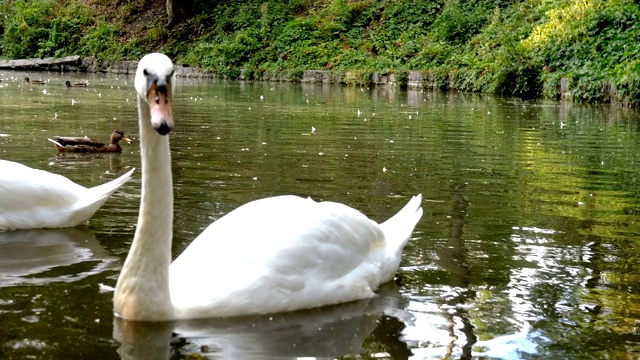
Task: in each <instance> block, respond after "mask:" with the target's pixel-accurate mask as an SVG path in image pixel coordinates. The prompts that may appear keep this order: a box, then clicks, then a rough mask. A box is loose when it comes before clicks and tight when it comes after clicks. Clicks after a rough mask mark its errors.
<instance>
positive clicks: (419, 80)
mask: <svg viewBox="0 0 640 360" xmlns="http://www.w3.org/2000/svg"><path fill="white" fill-rule="evenodd" d="M137 66H138V62H137V61H99V60H97V59H95V58H94V57H85V58H81V57H80V56H66V57H63V58H43V59H39V58H36V59H21V60H0V70H3V69H4V70H18V71H55V72H91V73H96V72H102V73H114V74H129V75H133V74H135V72H136V68H137ZM247 73H248V72H246V71H241V72H240V80H250V79H248V77H249V76H247V75H246V74H247ZM176 75H177V76H181V77H197V78H217V77H218V76H217V75H216V74H215V73H214V72H212V71H211V70H201V69H198V68H193V67H187V66H176ZM357 76H358V75H357V74H356V73H355V72H345V73H342V72H336V71H332V70H306V71H303V74H302V78H301V79H300V81H301V82H303V83H316V84H354V83H358V82H362V81H363V80H368V81H369V82H370V84H371V85H374V86H389V85H391V86H396V85H398V81H397V76H396V74H394V73H382V72H374V73H371V75H370V76H371V78H370V79H358V78H357ZM254 80H258V81H290V79H289V76H288V74H277V75H274V74H270V75H269V74H262V76H261V77H260V78H258V79H254ZM452 80H453V77H451V76H449V77H448V79H446V80H445V82H446V83H447V84H446V86H445V87H446V88H449V89H451V90H455V84H454V82H453V81H452ZM406 86H407V87H408V88H410V89H430V90H436V89H438V88H440V86H441V84H438V82H437V81H436V78H435V76H434V74H433V73H432V72H430V71H410V72H409V73H408V74H407V79H406ZM603 91H604V94H605V95H606V96H607V98H608V99H610V101H612V102H616V103H621V104H623V105H626V103H628V101H626V100H625V99H619V96H618V94H617V91H616V88H615V85H614V84H613V83H612V82H610V81H609V82H605V83H603ZM557 92H558V98H559V99H561V100H565V101H572V99H573V93H572V89H571V79H568V78H562V79H561V81H560V84H558V86H557Z"/></svg>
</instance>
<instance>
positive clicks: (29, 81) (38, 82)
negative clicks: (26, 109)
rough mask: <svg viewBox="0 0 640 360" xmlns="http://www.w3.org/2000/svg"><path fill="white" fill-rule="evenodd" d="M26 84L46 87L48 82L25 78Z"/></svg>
mask: <svg viewBox="0 0 640 360" xmlns="http://www.w3.org/2000/svg"><path fill="white" fill-rule="evenodd" d="M24 82H25V83H27V84H33V85H44V84H46V82H45V81H44V80H38V79H34V80H30V79H29V77H26V76H25V78H24Z"/></svg>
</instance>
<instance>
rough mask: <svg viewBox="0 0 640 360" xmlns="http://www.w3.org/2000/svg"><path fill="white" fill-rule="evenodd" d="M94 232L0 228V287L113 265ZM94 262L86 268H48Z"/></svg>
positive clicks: (70, 276) (63, 277) (79, 276)
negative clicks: (3, 230) (68, 270)
mask: <svg viewBox="0 0 640 360" xmlns="http://www.w3.org/2000/svg"><path fill="white" fill-rule="evenodd" d="M115 260H116V259H115V258H112V257H110V256H108V255H107V252H106V251H105V249H104V248H103V247H102V245H100V243H99V242H98V240H97V239H96V237H95V235H94V234H93V233H92V232H91V231H89V230H88V229H86V228H70V229H36V230H17V231H7V232H0V287H7V286H12V285H17V284H21V285H24V284H45V283H51V282H56V281H64V282H71V281H77V280H80V279H83V278H86V277H87V276H90V275H92V274H97V273H100V272H102V271H104V270H105V269H108V268H110V267H112V266H114V265H115ZM85 262H95V264H94V265H93V266H91V268H90V269H89V270H86V268H85V269H84V271H81V272H77V273H76V272H65V273H64V274H63V275H61V274H60V273H59V272H56V273H55V274H52V275H48V274H47V273H48V272H49V271H50V270H53V269H56V268H60V267H64V266H71V265H76V264H80V263H85Z"/></svg>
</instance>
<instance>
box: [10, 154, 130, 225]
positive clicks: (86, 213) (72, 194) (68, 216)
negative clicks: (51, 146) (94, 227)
mask: <svg viewBox="0 0 640 360" xmlns="http://www.w3.org/2000/svg"><path fill="white" fill-rule="evenodd" d="M133 171H134V170H133V169H132V170H130V171H129V172H127V173H126V174H124V175H122V176H120V177H119V178H117V179H115V180H112V181H110V182H108V183H105V184H102V185H99V186H96V187H93V188H90V189H88V188H85V187H84V186H81V185H78V184H76V183H74V182H73V181H71V180H69V179H67V178H66V177H64V176H62V175H57V174H53V173H50V172H47V171H44V170H38V169H33V168H30V167H28V166H25V165H22V164H19V163H16V162H12V161H7V160H0V230H2V231H4V230H15V229H39V228H64V227H74V226H78V225H81V224H84V223H85V222H87V220H89V218H91V216H93V214H95V212H96V211H97V210H98V209H99V208H100V207H101V206H102V205H103V204H104V203H105V202H106V201H107V200H108V199H109V197H110V196H111V194H113V193H114V192H115V191H116V190H117V189H118V188H119V187H120V186H122V185H123V184H124V183H125V182H126V181H127V180H128V179H129V178H130V177H131V174H132V173H133Z"/></svg>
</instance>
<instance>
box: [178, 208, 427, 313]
mask: <svg viewBox="0 0 640 360" xmlns="http://www.w3.org/2000/svg"><path fill="white" fill-rule="evenodd" d="M414 205H415V204H414ZM417 206H418V208H419V201H418V204H417ZM417 211H418V210H417V209H414V211H413V214H411V216H409V215H407V217H410V218H411V219H412V220H411V221H408V222H406V224H407V226H410V229H408V232H407V231H406V229H403V232H402V233H403V234H406V239H401V240H398V239H396V238H394V237H396V235H395V234H388V233H385V231H384V230H383V227H381V226H380V225H378V224H377V223H376V222H374V221H372V220H370V219H369V218H367V217H366V216H365V215H363V214H362V213H360V212H359V211H357V210H355V209H353V208H350V207H348V206H346V205H343V204H339V203H334V202H319V203H318V202H315V201H313V200H311V199H305V198H300V197H297V196H279V197H272V198H266V199H261V200H256V201H253V202H250V203H247V204H245V205H243V206H241V207H239V208H237V209H236V210H234V211H232V212H231V213H229V214H228V215H226V216H224V217H223V218H221V219H219V220H218V221H216V222H214V223H213V224H211V225H210V226H209V227H208V228H207V229H206V230H205V231H204V232H203V233H202V234H201V235H200V236H199V237H198V238H197V239H196V240H194V242H193V243H192V244H191V245H190V246H189V247H188V248H187V249H186V250H185V251H184V253H183V254H181V255H180V256H179V257H178V258H177V259H176V260H175V261H174V262H173V264H171V268H170V287H171V296H172V302H173V304H174V306H175V309H176V310H177V311H178V313H179V314H178V315H179V317H182V318H192V317H194V313H197V314H196V316H195V317H217V316H233V315H246V314H252V313H253V314H255V313H271V312H282V311H291V310H297V309H304V308H312V307H318V306H323V305H329V304H336V303H343V302H348V301H353V300H357V299H362V298H369V297H371V296H373V295H374V290H376V289H377V288H378V286H379V285H380V284H382V283H384V282H386V281H388V280H391V278H392V277H393V273H395V271H396V270H397V266H398V264H399V262H400V252H401V251H402V249H401V248H400V249H398V248H397V247H398V246H402V247H404V244H406V240H408V236H409V235H410V233H411V230H412V229H413V226H415V221H417V219H419V216H418V217H417V219H416V217H415V216H414V215H415V213H416V212H417ZM419 211H420V215H421V209H420V210H419ZM414 220H415V221H414ZM398 250H399V251H398ZM391 267H393V270H392V272H391V274H389V269H390V268H391ZM202 274H209V275H210V277H208V276H206V277H205V278H210V279H212V280H211V283H202V280H198V281H199V283H194V281H196V279H202V278H203V276H202ZM213 279H215V280H213ZM182 294H184V295H185V296H184V297H183V296H181V295H182Z"/></svg>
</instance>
